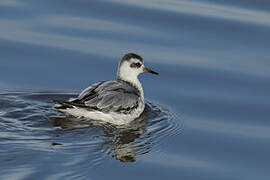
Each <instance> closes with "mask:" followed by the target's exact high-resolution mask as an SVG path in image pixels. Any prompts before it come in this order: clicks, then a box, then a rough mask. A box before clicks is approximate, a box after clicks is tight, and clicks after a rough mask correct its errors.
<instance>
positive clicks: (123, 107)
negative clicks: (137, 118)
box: [57, 80, 142, 114]
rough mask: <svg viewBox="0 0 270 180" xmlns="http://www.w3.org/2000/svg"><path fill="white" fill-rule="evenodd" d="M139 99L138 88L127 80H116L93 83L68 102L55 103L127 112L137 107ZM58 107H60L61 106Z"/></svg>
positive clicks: (104, 110)
mask: <svg viewBox="0 0 270 180" xmlns="http://www.w3.org/2000/svg"><path fill="white" fill-rule="evenodd" d="M139 101H142V99H141V98H140V92H139V90H138V89H136V88H135V87H133V86H132V85H131V84H129V83H127V82H124V81H121V80H116V81H106V82H99V83H95V84H93V85H92V86H90V87H88V88H86V89H85V90H84V91H83V92H81V94H80V95H79V96H78V98H76V99H73V100H71V101H69V102H59V101H58V102H57V103H58V104H59V103H61V104H62V105H63V106H64V105H65V106H66V107H67V108H70V107H69V105H71V106H77V107H84V108H87V109H88V110H91V109H92V110H98V111H102V112H106V113H108V112H121V113H124V114H128V113H130V112H131V111H132V110H134V109H135V108H137V107H138V104H139ZM63 106H62V108H63ZM58 108H59V109H61V107H58Z"/></svg>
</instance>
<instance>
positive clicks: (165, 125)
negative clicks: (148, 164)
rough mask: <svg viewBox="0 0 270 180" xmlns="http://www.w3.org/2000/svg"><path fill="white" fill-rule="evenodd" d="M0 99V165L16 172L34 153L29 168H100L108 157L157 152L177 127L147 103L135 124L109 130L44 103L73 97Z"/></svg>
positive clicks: (170, 116)
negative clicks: (52, 165) (67, 114)
mask: <svg viewBox="0 0 270 180" xmlns="http://www.w3.org/2000/svg"><path fill="white" fill-rule="evenodd" d="M0 96H1V98H0V104H1V106H0V114H1V116H0V119H1V121H0V128H1V134H0V139H1V141H0V145H1V147H2V150H1V153H0V159H1V161H2V162H3V160H4V159H13V160H12V161H9V163H7V166H6V167H7V168H8V167H11V166H12V167H13V168H15V169H16V166H17V165H18V164H21V163H22V161H27V159H28V157H29V156H30V155H31V154H32V153H34V154H38V156H33V159H32V160H31V162H29V163H30V164H31V163H34V164H36V163H37V164H38V166H42V165H41V164H42V163H45V164H46V163H47V164H48V163H53V162H55V161H57V162H58V163H60V164H59V166H64V167H69V166H70V167H71V166H72V167H73V166H74V164H76V167H77V168H76V169H75V170H74V171H76V170H79V169H80V170H83V169H85V173H86V172H87V169H88V168H89V167H93V166H102V165H103V164H104V162H105V161H107V160H108V158H109V159H117V160H119V161H122V162H134V161H136V159H137V158H139V157H140V156H143V155H144V154H147V153H149V152H151V151H152V150H154V149H158V145H160V143H161V142H162V139H163V138H164V137H166V136H171V135H175V134H176V133H177V132H178V131H179V129H180V127H179V125H178V124H177V123H176V122H175V121H174V115H173V114H172V113H171V112H170V111H169V110H168V109H167V108H165V107H163V106H162V105H159V104H157V103H152V102H147V104H146V110H145V112H144V113H143V115H142V116H141V117H140V118H138V119H137V120H135V121H133V122H131V123H130V124H128V125H124V126H114V125H111V124H108V123H107V124H101V123H100V122H98V121H89V120H86V119H81V120H80V121H78V119H75V118H72V117H65V116H63V114H61V113H59V112H55V111H54V110H53V109H52V103H51V102H50V100H52V99H55V98H65V99H66V98H70V97H74V94H61V93H5V94H1V95H0ZM12 147H16V148H15V149H14V148H12ZM10 149H13V150H14V151H10ZM3 155H5V158H3V157H4V156H3ZM46 156H47V157H50V158H49V159H48V158H45V157H46ZM14 157H16V158H15V159H14ZM110 157H112V158H110ZM29 163H28V165H30V164H29ZM35 166H36V165H35ZM35 166H34V165H33V167H35ZM25 168H26V167H25ZM33 172H35V173H37V171H36V170H33ZM59 173H60V174H61V172H59Z"/></svg>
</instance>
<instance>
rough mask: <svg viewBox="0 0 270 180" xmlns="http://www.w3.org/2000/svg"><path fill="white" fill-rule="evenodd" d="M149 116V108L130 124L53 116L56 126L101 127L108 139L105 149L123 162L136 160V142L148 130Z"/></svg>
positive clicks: (64, 127)
mask: <svg viewBox="0 0 270 180" xmlns="http://www.w3.org/2000/svg"><path fill="white" fill-rule="evenodd" d="M147 116H148V108H147V107H146V108H145V111H144V112H143V113H142V115H141V116H140V117H139V118H137V119H135V120H134V121H132V122H131V123H129V124H126V125H121V126H115V125H112V124H109V123H105V122H101V121H95V120H89V119H79V120H78V118H75V117H72V116H67V117H53V118H52V119H53V122H54V126H58V127H61V128H63V129H66V128H69V129H75V128H84V127H100V128H102V130H103V132H104V136H105V137H106V139H105V140H104V141H103V143H102V144H101V148H102V149H103V151H107V152H108V153H110V154H112V156H113V157H115V158H116V159H117V160H120V161H122V162H134V161H136V150H135V149H136V148H135V147H134V142H135V141H136V139H138V138H140V137H141V135H142V134H144V133H145V132H146V131H147Z"/></svg>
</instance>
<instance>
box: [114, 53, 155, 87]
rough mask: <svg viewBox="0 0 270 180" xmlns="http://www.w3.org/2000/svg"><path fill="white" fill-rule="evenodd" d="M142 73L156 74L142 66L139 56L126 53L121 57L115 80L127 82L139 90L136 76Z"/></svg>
mask: <svg viewBox="0 0 270 180" xmlns="http://www.w3.org/2000/svg"><path fill="white" fill-rule="evenodd" d="M143 72H149V73H152V74H158V73H157V72H155V71H152V70H150V69H147V68H146V67H145V66H144V64H143V59H142V57H141V56H139V55H137V54H134V53H128V54H126V55H124V56H123V58H122V60H121V61H120V63H119V66H118V72H117V79H120V80H123V81H127V82H129V83H131V84H133V85H135V86H136V87H137V88H140V86H141V84H140V82H139V80H138V75H139V74H141V73H143Z"/></svg>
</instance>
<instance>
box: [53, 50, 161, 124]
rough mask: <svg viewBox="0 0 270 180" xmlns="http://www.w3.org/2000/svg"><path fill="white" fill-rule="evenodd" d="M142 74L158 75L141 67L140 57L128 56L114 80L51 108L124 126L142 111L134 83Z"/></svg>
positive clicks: (140, 93) (140, 95)
mask: <svg viewBox="0 0 270 180" xmlns="http://www.w3.org/2000/svg"><path fill="white" fill-rule="evenodd" d="M143 72H149V73H152V74H158V73H157V72H155V71H152V70H151V69H148V68H146V67H145V66H144V62H143V58H142V57H141V56H139V55H137V54H134V53H128V54H126V55H124V56H123V58H122V59H121V61H120V63H119V65H118V72H117V80H114V81H103V82H98V83H95V84H93V85H91V86H89V87H88V88H86V89H85V90H83V91H82V92H81V93H80V94H79V96H78V97H77V98H75V99H70V100H69V101H59V100H55V101H54V102H55V103H56V104H55V105H54V109H55V110H58V111H61V112H64V113H66V114H69V115H72V116H75V117H85V118H90V119H95V120H101V121H105V122H109V123H112V124H116V125H123V124H127V123H129V122H131V121H132V120H134V119H136V118H138V117H139V116H140V115H141V114H142V112H143V111H144V108H145V103H144V94H143V88H142V85H141V83H140V81H139V80H138V75H139V74H141V73H143Z"/></svg>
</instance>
